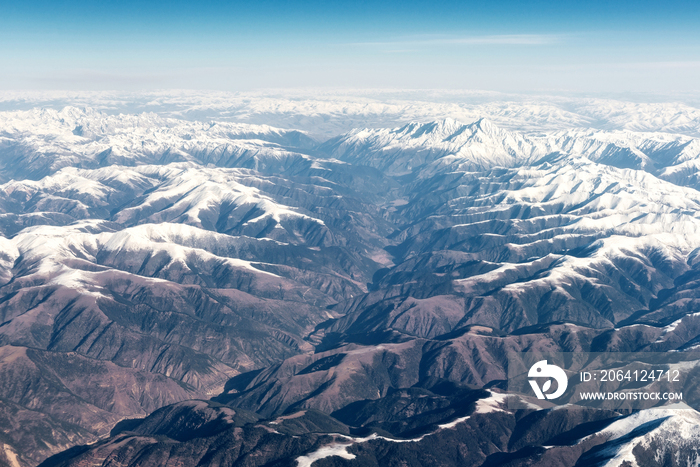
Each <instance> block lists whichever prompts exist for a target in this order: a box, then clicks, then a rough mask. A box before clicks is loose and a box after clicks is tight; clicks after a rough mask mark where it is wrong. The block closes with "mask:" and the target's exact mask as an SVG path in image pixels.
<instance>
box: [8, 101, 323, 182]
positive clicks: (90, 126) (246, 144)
mask: <svg viewBox="0 0 700 467" xmlns="http://www.w3.org/2000/svg"><path fill="white" fill-rule="evenodd" d="M0 129H1V130H0V150H1V154H2V158H1V159H0V164H1V165H2V167H3V172H4V175H5V176H6V177H12V178H19V179H21V178H31V179H38V178H41V177H43V176H45V175H49V174H51V173H54V172H55V171H57V170H59V169H60V168H62V167H85V168H96V167H100V166H105V165H113V164H122V165H136V164H144V163H154V162H161V163H167V162H173V161H175V162H177V161H187V160H195V161H198V162H200V163H203V164H209V163H212V164H215V165H220V166H233V165H237V166H250V167H255V168H257V167H258V166H259V165H260V164H261V162H262V164H263V165H264V161H265V159H267V158H272V159H273V160H275V161H280V160H282V159H289V158H291V159H294V158H300V157H303V156H301V155H298V154H295V153H293V152H290V151H289V150H288V149H285V148H298V149H302V150H305V149H310V148H313V147H314V146H315V145H316V143H315V141H313V140H312V139H311V138H309V137H308V136H306V135H305V134H304V133H302V132H299V131H296V130H279V129H276V128H272V127H269V126H265V125H244V124H234V123H213V122H212V123H200V122H187V121H182V120H174V119H164V118H161V117H159V116H157V115H155V114H140V115H123V114H119V115H112V116H110V115H106V114H103V113H100V112H97V111H95V110H93V109H90V108H84V109H77V108H75V107H66V108H64V109H62V110H61V111H55V110H52V109H42V110H31V111H24V112H0Z"/></svg>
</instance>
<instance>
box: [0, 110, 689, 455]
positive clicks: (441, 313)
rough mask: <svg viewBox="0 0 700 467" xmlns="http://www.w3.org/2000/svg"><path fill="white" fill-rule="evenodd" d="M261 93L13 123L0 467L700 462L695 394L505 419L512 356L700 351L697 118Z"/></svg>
mask: <svg viewBox="0 0 700 467" xmlns="http://www.w3.org/2000/svg"><path fill="white" fill-rule="evenodd" d="M97 102H99V100H97ZM282 104H283V101H280V105H282ZM256 105H258V106H259V107H256V108H257V109H258V111H259V112H258V113H257V114H255V115H258V117H256V118H252V117H251V118H250V120H251V121H255V122H256V124H251V123H241V122H234V121H230V120H228V121H227V120H226V119H223V118H222V119H220V120H216V119H214V118H202V119H201V120H197V119H196V118H191V117H194V116H197V115H199V114H192V113H188V112H184V114H183V115H182V116H186V117H188V119H185V118H175V117H176V116H177V115H173V114H172V112H171V113H165V112H160V113H128V114H124V113H114V112H104V111H101V110H99V109H96V108H90V107H86V108H78V107H73V106H68V107H63V108H60V109H52V108H50V107H45V108H33V109H30V110H12V111H5V112H0V182H1V184H0V317H1V318H2V319H1V324H0V344H2V347H0V368H1V369H2V370H0V371H2V376H3V377H2V378H1V380H2V382H1V383H0V417H2V420H6V422H5V423H4V427H5V428H3V429H2V430H0V442H1V443H2V444H3V449H4V451H1V450H0V463H3V462H4V463H5V464H7V465H11V466H13V467H17V466H18V465H19V466H22V467H25V466H27V467H32V466H35V465H38V464H40V463H42V462H43V464H42V465H47V466H48V465H62V466H69V465H71V466H72V465H76V466H77V465H105V466H108V465H117V464H119V465H134V466H136V465H140V466H152V465H175V464H181V465H193V466H194V465H211V466H214V465H224V464H225V465H251V466H252V465H299V466H307V465H311V464H313V465H314V466H315V467H317V466H323V465H428V464H432V465H475V466H476V465H484V466H488V465H512V466H521V465H522V466H524V465H542V466H549V465H562V466H567V465H611V466H612V465H640V466H643V465H659V463H661V465H691V464H689V463H692V462H694V459H697V458H698V457H700V453H698V452H697V451H698V448H697V445H698V443H697V441H698V437H699V436H700V433H698V432H697V430H696V428H695V427H696V426H697V421H698V417H700V415H698V413H697V412H696V411H695V410H694V409H693V408H691V407H689V406H684V408H683V409H679V410H673V409H664V410H652V409H649V410H642V411H635V412H630V411H629V410H626V409H625V408H624V407H620V408H619V409H618V410H602V409H596V408H592V407H579V406H575V405H571V406H564V408H552V407H551V405H547V404H546V403H544V404H543V403H540V402H539V401H537V400H536V399H534V400H529V399H528V400H526V401H524V403H525V406H526V407H527V408H524V409H523V408H520V409H513V408H512V407H511V406H510V405H509V404H508V403H507V402H508V400H509V398H514V397H520V396H516V395H513V394H508V391H507V384H506V381H505V380H506V379H507V355H509V354H510V353H513V352H547V351H549V352H551V351H558V352H603V351H615V352H637V351H645V352H692V351H693V350H694V349H696V347H697V346H699V345H700V337H698V335H699V334H700V314H698V312H700V293H698V290H699V289H698V288H697V287H696V283H697V280H698V277H700V276H699V274H700V269H698V268H700V261H698V258H700V256H698V252H700V234H698V232H700V229H699V227H700V209H699V208H700V192H699V191H698V189H699V188H700V185H699V184H698V183H700V178H699V177H700V175H699V174H700V140H699V139H697V134H696V132H695V130H693V128H695V127H693V122H695V120H693V119H694V118H696V117H693V115H695V114H692V112H690V110H688V109H685V108H684V109H681V110H679V112H681V114H683V112H685V113H684V114H683V115H685V117H684V118H685V120H683V119H682V118H680V117H679V116H678V115H676V116H675V117H673V118H671V120H669V117H668V114H667V113H664V112H661V111H659V109H656V110H657V112H656V113H652V112H650V111H649V109H646V110H645V109H644V108H641V107H634V108H629V107H625V106H621V105H620V106H618V107H615V106H613V105H612V104H610V105H611V106H612V107H615V109H613V110H611V109H610V108H607V110H606V106H605V105H603V104H602V103H600V102H597V103H596V102H590V103H589V105H590V106H589V108H588V110H587V112H589V114H590V115H593V114H594V113H595V112H597V113H595V115H597V117H596V118H597V120H596V122H597V123H596V124H595V125H593V124H592V122H593V120H590V119H589V120H586V118H589V117H586V118H584V117H582V115H583V114H582V113H581V114H574V113H571V112H569V113H567V112H563V111H560V110H557V111H553V110H552V109H553V107H542V106H534V105H529V104H518V105H519V107H518V105H516V104H511V105H510V107H509V108H510V109H511V111H510V113H508V112H505V111H503V107H501V113H500V114H498V112H496V110H494V109H497V108H498V105H496V104H489V105H486V104H484V106H482V107H481V109H482V110H483V111H484V114H487V115H496V116H497V118H495V119H494V121H491V120H489V119H488V118H474V119H473V120H470V121H465V122H460V121H458V120H456V119H454V118H434V119H432V120H428V121H424V122H422V123H419V122H413V123H402V124H400V125H396V126H390V127H387V126H388V125H376V126H375V127H366V128H355V129H346V130H344V131H343V132H339V133H340V134H338V133H336V134H334V135H326V136H327V137H326V136H324V137H321V136H319V133H320V132H319V131H316V130H318V128H316V126H315V125H316V122H317V119H318V116H317V115H316V117H313V118H312V116H309V120H304V119H302V118H301V116H300V115H304V112H302V111H300V110H299V105H300V104H299V103H296V104H294V105H295V106H296V107H294V108H295V109H296V110H294V111H295V112H300V113H299V114H297V116H296V117H295V119H294V123H301V125H298V126H299V128H298V129H285V128H274V127H272V126H267V125H261V124H257V123H260V122H257V121H256V119H257V118H259V117H260V115H263V114H262V113H260V112H262V111H261V110H260V109H265V101H264V100H259V101H257V104H256ZM307 105H308V106H310V108H311V111H309V112H310V114H313V112H319V107H318V103H315V104H314V103H313V102H307ZM436 105H437V104H436ZM596 105H597V107H596ZM445 106H448V105H447V104H440V105H439V106H438V107H439V110H440V112H443V111H445V109H446V108H447V107H445ZM448 107H449V106H448ZM584 107H585V106H583V104H582V103H580V102H579V107H577V109H579V111H580V112H583V110H581V109H584ZM348 108H349V109H353V107H352V106H350V107H348ZM436 108H437V107H436ZM513 108H516V109H519V111H518V112H514V111H513ZM285 109H286V110H285ZM285 109H283V110H280V109H279V108H277V109H274V108H267V110H265V112H271V113H274V112H277V113H276V114H275V115H277V116H276V117H275V118H270V121H271V122H273V123H279V122H281V121H283V120H284V119H283V116H284V115H287V114H285V113H284V112H292V111H291V110H289V109H288V108H286V107H285ZM592 109H596V110H595V112H594V111H593V110H592ZM663 109H665V111H668V106H667V107H663ZM385 110H386V109H385ZM395 110H396V109H395ZM623 110H624V112H627V115H631V113H630V112H637V114H639V115H642V114H644V112H647V113H646V114H645V115H647V117H646V119H641V120H639V121H640V122H642V123H638V124H637V125H636V126H634V125H633V126H627V127H624V128H620V127H619V125H618V123H619V122H618V120H616V118H619V112H622V111H623ZM307 111H308V109H307ZM404 111H405V109H404V110H402V111H401V112H404ZM422 111H423V112H428V113H429V112H431V111H433V112H434V113H435V114H437V113H439V112H437V111H436V110H435V109H433V110H430V109H429V108H428V109H427V110H426V108H423V110H422ZM349 112H350V113H352V110H349ZM494 112H495V113H494ZM606 112H607V113H606ZM321 113H322V112H321ZM370 113H371V112H370ZM545 114H546V115H545ZM328 115H329V117H328V118H329V121H336V120H334V119H337V118H339V117H338V116H337V115H336V114H333V112H330V113H328ZM402 115H403V114H402ZM499 115H500V116H499ZM506 115H511V117H510V120H508V118H507V117H506ZM523 115H530V116H532V115H539V118H540V119H539V120H536V121H537V122H540V123H539V124H540V126H541V128H539V129H537V130H533V128H531V127H528V126H527V125H524V124H521V119H523V118H525V117H523ZM576 115H578V116H576ZM587 115H588V114H587ZM664 115H666V117H664ZM199 116H201V115H199ZM370 117H371V116H368V117H367V118H366V119H365V120H366V121H370V122H371V121H372V119H373V118H378V117H376V116H375V117H371V118H370ZM348 118H350V117H348ZM357 118H360V117H358V116H357V114H355V116H354V117H352V118H350V120H353V119H357ZM393 118H398V117H391V118H389V117H387V119H386V121H385V123H387V122H388V123H391V122H392V119H393ZM606 118H607V119H608V120H606V121H607V123H604V122H603V120H604V119H606ZM506 121H507V122H510V124H505V125H501V124H500V123H501V122H506ZM304 122H305V123H304ZM519 122H520V123H519ZM601 122H603V123H601ZM616 122H618V123H616ZM674 122H675V123H674ZM587 124H589V125H587ZM616 125H617V126H616ZM673 125H675V126H673ZM544 127H547V128H544ZM314 128H316V130H314ZM324 128H325V129H324V130H323V131H322V132H321V133H323V132H328V131H331V130H330V128H332V125H331V126H327V127H324ZM544 130H546V131H544ZM689 355H690V354H689ZM697 376H698V375H695V373H691V374H690V375H689V377H688V380H686V382H685V385H684V391H685V394H686V395H687V399H689V402H688V403H689V404H690V406H693V405H692V401H693V400H697V399H698V398H700V394H697V389H696V387H697V384H695V383H694V381H696V379H695V378H696V377H697ZM669 437H674V438H676V439H678V440H679V441H678V447H677V449H674V450H673V451H669V450H664V449H662V447H663V446H664V445H665V442H664V440H666V439H668V438H669ZM89 443H90V444H89ZM51 455H53V457H49V456H51ZM47 458H48V459H47ZM654 462H655V464H654Z"/></svg>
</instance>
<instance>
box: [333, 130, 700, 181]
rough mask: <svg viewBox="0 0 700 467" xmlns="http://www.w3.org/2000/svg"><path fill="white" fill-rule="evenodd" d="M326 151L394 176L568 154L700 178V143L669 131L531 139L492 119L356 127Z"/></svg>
mask: <svg viewBox="0 0 700 467" xmlns="http://www.w3.org/2000/svg"><path fill="white" fill-rule="evenodd" d="M320 149H321V150H322V151H325V152H327V153H329V154H331V155H333V156H334V157H337V158H339V159H341V160H345V161H347V162H350V163H353V164H357V165H369V166H372V167H376V168H378V169H380V170H383V171H385V172H387V173H389V174H392V175H406V174H409V173H413V172H416V171H419V170H420V176H425V175H426V173H427V174H431V173H434V172H435V171H439V170H442V168H443V167H445V166H447V165H450V166H452V167H453V168H454V170H460V171H478V170H484V169H488V168H491V167H516V166H521V165H525V164H529V163H533V162H535V161H537V160H538V159H541V158H544V157H547V156H550V157H551V156H553V155H555V154H557V153H563V154H568V155H575V156H582V157H586V158H588V159H590V160H593V161H596V162H600V163H603V164H606V165H611V166H614V167H618V168H633V169H640V170H645V171H647V172H650V173H654V174H655V175H658V176H660V177H662V178H664V179H666V180H669V181H672V182H674V183H677V184H680V185H688V186H695V185H696V184H697V183H698V181H699V180H700V175H698V174H699V173H700V170H699V169H698V167H699V166H700V140H698V139H695V138H690V137H687V136H681V135H671V134H665V133H635V132H631V131H613V132H605V131H600V130H583V129H575V130H567V131H562V132H553V133H550V134H535V135H532V134H531V135H527V134H521V133H518V132H514V131H507V130H503V129H501V128H499V127H497V126H496V125H494V124H493V123H491V122H490V121H488V120H486V119H480V120H477V121H475V122H473V123H470V124H463V123H460V122H457V121H455V120H452V119H445V120H439V121H435V122H430V123H423V124H420V123H411V124H409V125H406V126H403V127H400V128H395V129H391V130H389V129H361V130H354V131H352V132H350V133H347V134H345V135H341V136H338V137H337V138H334V139H331V140H330V141H327V142H326V143H324V144H323V145H322V146H321V147H320ZM428 167H431V169H428Z"/></svg>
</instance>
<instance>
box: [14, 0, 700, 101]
mask: <svg viewBox="0 0 700 467" xmlns="http://www.w3.org/2000/svg"><path fill="white" fill-rule="evenodd" d="M698 14H700V6H699V5H698V4H697V3H695V2H684V1H681V2H668V3H665V4H663V5H659V4H658V3H656V2H650V1H645V2H615V3H614V4H609V3H606V2H602V1H600V2H592V3H591V2H587V3H585V4H580V3H577V2H561V3H558V4H556V5H552V4H550V3H549V2H542V1H534V2H513V1H507V2H499V3H498V4H481V3H475V2H441V3H440V4H438V5H435V4H429V3H427V2H422V1H409V2H395V1H391V2H383V3H382V4H380V5H376V4H373V3H357V2H354V3H352V4H348V3H340V2H331V3H323V2H315V1H305V2H296V3H291V2H282V1H263V2H256V3H254V4H242V3H239V2H233V3H228V4H226V3H223V2H197V3H194V2H178V1H176V2H169V3H166V2H147V3H139V2H133V1H126V2H119V3H116V2H110V3H101V4H93V3H89V2H84V1H63V2H57V3H50V2H47V1H30V2H23V3H16V4H13V5H9V6H7V7H6V11H5V12H4V13H3V16H2V18H1V19H0V38H1V39H0V40H2V42H3V44H4V45H5V47H3V48H2V51H0V60H2V62H3V64H4V67H5V72H4V73H3V74H2V77H0V89H2V90H9V89H12V90H37V89H67V90H104V89H110V90H117V91H137V90H139V91H141V90H154V89H172V88H177V89H181V88H186V89H200V90H222V91H249V90H254V89H270V88H309V87H335V88H347V87H352V88H410V89H423V88H431V89H434V88H440V89H482V90H486V91H500V92H515V93H523V92H535V93H538V92H547V93H552V92H561V93H567V92H570V93H624V92H633V93H661V94H668V93H677V92H694V91H697V90H698V89H699V87H698V85H697V82H698V78H700V35H699V34H698V33H697V30H696V25H695V23H696V21H695V18H697V17H698Z"/></svg>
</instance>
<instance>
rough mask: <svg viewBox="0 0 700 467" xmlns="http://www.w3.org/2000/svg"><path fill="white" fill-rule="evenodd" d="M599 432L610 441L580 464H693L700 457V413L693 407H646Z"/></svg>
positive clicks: (608, 466)
mask: <svg viewBox="0 0 700 467" xmlns="http://www.w3.org/2000/svg"><path fill="white" fill-rule="evenodd" d="M595 436H599V437H604V438H607V441H606V442H605V443H604V444H602V445H599V446H597V447H596V448H594V449H592V450H590V451H589V452H587V453H586V454H585V455H584V456H582V458H581V459H579V462H578V463H577V464H576V465H590V466H593V465H596V466H600V467H623V466H631V467H645V466H653V465H668V466H676V465H677V466H691V465H697V463H698V461H700V447H699V446H698V444H699V443H700V413H698V412H697V411H695V410H693V409H691V408H690V407H687V406H685V407H680V408H675V409H674V408H664V409H650V410H644V411H641V412H638V413H635V414H633V415H630V416H628V417H625V418H622V419H620V420H618V421H616V422H614V423H612V424H611V425H610V426H608V427H607V428H605V429H603V430H601V431H600V432H598V433H596V435H595Z"/></svg>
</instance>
